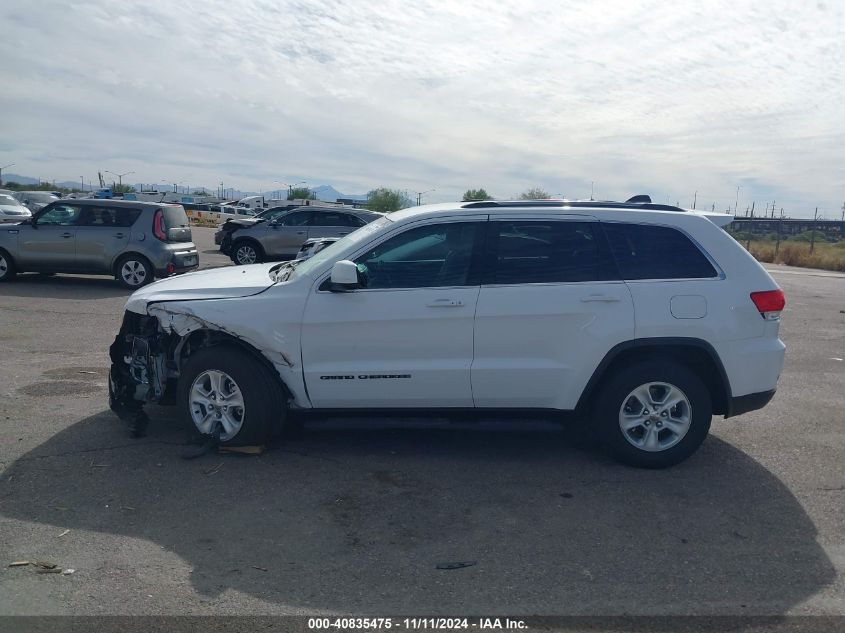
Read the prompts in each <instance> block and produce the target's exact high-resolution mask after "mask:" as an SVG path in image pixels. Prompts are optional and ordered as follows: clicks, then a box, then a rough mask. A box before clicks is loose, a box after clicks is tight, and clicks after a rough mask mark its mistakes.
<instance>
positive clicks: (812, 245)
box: [810, 207, 819, 255]
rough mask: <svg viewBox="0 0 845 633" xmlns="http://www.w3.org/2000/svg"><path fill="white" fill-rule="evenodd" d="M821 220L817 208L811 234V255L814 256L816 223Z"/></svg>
mask: <svg viewBox="0 0 845 633" xmlns="http://www.w3.org/2000/svg"><path fill="white" fill-rule="evenodd" d="M818 219H819V208H818V207H816V212H815V214H814V215H813V229H812V233H811V234H810V254H811V255H812V254H813V250H814V249H815V248H816V221H817V220H818Z"/></svg>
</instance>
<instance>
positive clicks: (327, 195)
mask: <svg viewBox="0 0 845 633" xmlns="http://www.w3.org/2000/svg"><path fill="white" fill-rule="evenodd" d="M3 182H17V183H20V184H22V185H37V184H38V182H39V179H38V178H31V177H30V176H21V175H20V174H8V173H4V174H3ZM40 182H50V183H53V181H44V180H41V181H40ZM54 184H55V186H56V187H57V188H58V187H62V188H66V189H74V188H77V189H78V188H79V186H80V185H81V183H80V181H78V180H62V181H58V180H57V181H56V182H55V183H54ZM110 184H111V181H110V180H108V179H107V181H106V185H110ZM92 185H93V188H94V189H96V188H98V187H99V186H100V184H99V183H97V182H90V181H89V180H87V179H86V181H85V189H86V190H91V187H92ZM132 186H133V187H135V189H136V190H138V191H141V189H144V190H146V191H150V190H155V191H173V183H165V184H161V183H158V184H152V183H148V182H147V183H143V184H142V183H140V182H136V183H133V185H132ZM202 188H203V187H201V186H200V187H193V186H192V187H191V192H192V193H195V192H196V191H197V190H198V189H202ZM181 190H182V189H181V188H180V191H181ZM205 191H207V192H208V193H210V194H211V195H214V194H215V193H217V188H216V187H205ZM311 191H313V192H314V194H315V195H316V196H317V199H318V200H323V201H325V202H336V201H337V199H338V198H345V199H347V200H361V201H365V200H366V199H367V196H366V195H351V194H345V193H341V192H339V191H338V190H337V189H335V188H334V187H332V186H331V185H320V186H318V187H312V188H311ZM227 193H228V194H229V195H231V196H233V197H234V198H235V199H240V198H245V197H246V196H258V195H261V194H260V193H259V192H257V191H240V190H237V189H236V190H235V191H234V192H230V191H229V190H228V187H227ZM280 193H281V194H284V193H285V192H284V191H281V192H280ZM274 194H275V191H265V192H264V196H265V197H267V198H272V197H273V195H274Z"/></svg>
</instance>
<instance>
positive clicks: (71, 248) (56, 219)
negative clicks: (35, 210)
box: [18, 202, 82, 272]
mask: <svg viewBox="0 0 845 633" xmlns="http://www.w3.org/2000/svg"><path fill="white" fill-rule="evenodd" d="M81 211H82V209H81V208H80V206H79V205H76V204H66V203H64V202H62V203H56V204H53V205H51V206H49V207H47V208H46V209H45V210H44V212H43V213H39V214H38V216H37V219H36V220H35V224H34V225H21V232H20V233H19V234H18V257H19V260H20V263H21V268H23V269H24V270H44V271H55V272H61V271H69V272H73V271H75V270H76V231H77V223H78V222H79V216H80V214H81Z"/></svg>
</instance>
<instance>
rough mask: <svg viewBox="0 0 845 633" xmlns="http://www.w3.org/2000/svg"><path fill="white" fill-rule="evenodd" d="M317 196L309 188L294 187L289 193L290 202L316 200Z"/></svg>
mask: <svg viewBox="0 0 845 633" xmlns="http://www.w3.org/2000/svg"><path fill="white" fill-rule="evenodd" d="M316 199H317V194H316V193H313V192H312V191H311V189H309V188H308V187H294V188H293V189H291V190H290V191H289V192H288V200H316Z"/></svg>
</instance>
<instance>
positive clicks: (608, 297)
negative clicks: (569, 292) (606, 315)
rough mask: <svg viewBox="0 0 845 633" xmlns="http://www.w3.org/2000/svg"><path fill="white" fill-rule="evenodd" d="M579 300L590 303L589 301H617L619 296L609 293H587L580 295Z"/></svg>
mask: <svg viewBox="0 0 845 633" xmlns="http://www.w3.org/2000/svg"><path fill="white" fill-rule="evenodd" d="M581 301H582V302H583V303H590V302H597V303H617V302H619V301H620V299H619V297H613V296H611V295H599V294H596V295H587V296H586V297H581Z"/></svg>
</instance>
